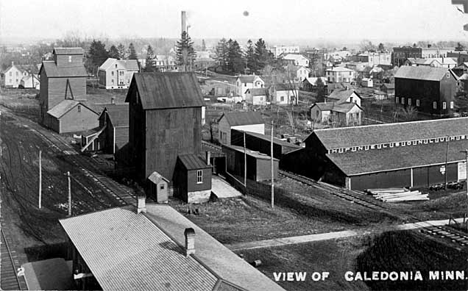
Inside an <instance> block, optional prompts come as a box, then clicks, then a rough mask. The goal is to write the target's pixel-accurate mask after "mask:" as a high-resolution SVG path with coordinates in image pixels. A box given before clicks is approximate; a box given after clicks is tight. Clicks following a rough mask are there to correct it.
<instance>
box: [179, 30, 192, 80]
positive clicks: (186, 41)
mask: <svg viewBox="0 0 468 291" xmlns="http://www.w3.org/2000/svg"><path fill="white" fill-rule="evenodd" d="M195 57H196V54H195V50H194V48H193V41H192V39H191V38H190V36H189V35H188V33H187V32H186V31H184V32H182V35H181V38H180V40H178V41H177V44H176V59H177V64H178V65H179V66H181V69H182V70H183V71H185V72H186V71H191V70H192V67H193V61H194V60H195Z"/></svg>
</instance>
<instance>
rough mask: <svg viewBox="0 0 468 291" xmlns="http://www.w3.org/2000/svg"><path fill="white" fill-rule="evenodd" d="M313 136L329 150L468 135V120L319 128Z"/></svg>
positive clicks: (466, 118) (451, 119) (467, 118)
mask: <svg viewBox="0 0 468 291" xmlns="http://www.w3.org/2000/svg"><path fill="white" fill-rule="evenodd" d="M313 135H315V136H317V138H318V139H319V140H320V141H321V142H322V144H323V145H324V146H325V148H326V149H340V148H348V147H349V148H351V147H356V146H365V145H378V144H384V143H391V142H402V141H413V140H423V139H430V138H441V137H446V136H457V135H468V117H459V118H447V119H438V120H426V121H412V122H400V123H387V124H378V125H366V126H354V127H342V128H329V129H317V130H315V131H314V132H313V133H312V134H311V135H310V136H309V137H307V139H309V138H310V137H311V136H313ZM307 139H306V140H307Z"/></svg>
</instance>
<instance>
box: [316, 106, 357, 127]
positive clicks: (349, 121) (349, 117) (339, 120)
mask: <svg viewBox="0 0 468 291" xmlns="http://www.w3.org/2000/svg"><path fill="white" fill-rule="evenodd" d="M310 118H311V119H312V120H314V121H315V122H320V123H330V124H332V125H333V126H334V125H345V126H349V125H361V120H362V108H361V107H360V106H359V105H358V104H357V103H352V102H344V103H324V102H321V103H315V104H314V105H312V107H311V108H310Z"/></svg>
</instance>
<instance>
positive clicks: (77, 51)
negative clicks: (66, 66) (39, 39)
mask: <svg viewBox="0 0 468 291" xmlns="http://www.w3.org/2000/svg"><path fill="white" fill-rule="evenodd" d="M53 53H54V54H56V55H83V54H84V50H83V49H82V48H81V47H56V48H54V51H53Z"/></svg>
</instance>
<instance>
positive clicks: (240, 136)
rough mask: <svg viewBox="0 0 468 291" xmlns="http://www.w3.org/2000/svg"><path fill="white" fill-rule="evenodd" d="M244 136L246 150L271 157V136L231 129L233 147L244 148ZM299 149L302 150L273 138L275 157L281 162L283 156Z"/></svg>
mask: <svg viewBox="0 0 468 291" xmlns="http://www.w3.org/2000/svg"><path fill="white" fill-rule="evenodd" d="M244 134H245V147H246V148H248V149H249V150H252V151H257V152H261V153H263V154H266V155H270V152H271V137H270V136H269V135H265V134H261V133H256V132H248V131H241V130H236V129H231V141H232V142H231V145H236V146H241V147H243V146H244ZM298 149H301V147H300V146H298V145H295V144H292V143H289V142H287V141H284V140H281V139H279V138H276V137H273V157H274V158H276V159H279V160H281V158H282V157H283V155H285V154H287V153H289V152H291V151H294V150H298Z"/></svg>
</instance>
